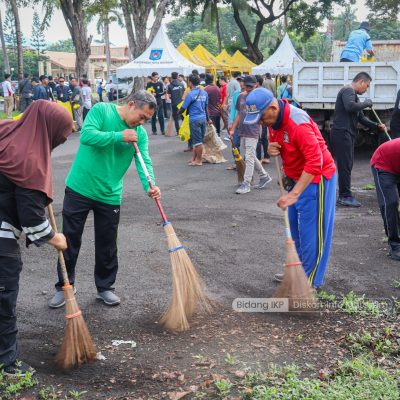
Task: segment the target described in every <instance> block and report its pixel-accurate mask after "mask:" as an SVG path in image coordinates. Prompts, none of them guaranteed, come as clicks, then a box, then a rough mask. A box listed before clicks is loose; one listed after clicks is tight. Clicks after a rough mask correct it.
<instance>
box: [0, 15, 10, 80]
mask: <svg viewBox="0 0 400 400" xmlns="http://www.w3.org/2000/svg"><path fill="white" fill-rule="evenodd" d="M0 40H1V49H2V51H3V59H4V69H5V71H6V72H7V74H9V73H10V71H11V70H10V61H9V60H8V54H7V48H6V41H5V40H4V31H3V19H2V18H1V12H0Z"/></svg>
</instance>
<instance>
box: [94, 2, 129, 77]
mask: <svg viewBox="0 0 400 400" xmlns="http://www.w3.org/2000/svg"><path fill="white" fill-rule="evenodd" d="M118 6H119V1H118V0H97V1H95V2H94V3H93V4H92V5H91V6H89V7H88V10H87V11H88V15H89V16H94V17H97V18H98V21H97V25H96V28H97V32H98V33H99V34H101V35H102V37H103V41H104V44H105V49H106V64H107V82H108V80H109V79H110V77H111V51H110V25H111V24H112V23H113V22H117V23H118V25H119V26H120V27H121V28H122V27H124V23H123V19H122V15H121V13H120V12H119V9H118Z"/></svg>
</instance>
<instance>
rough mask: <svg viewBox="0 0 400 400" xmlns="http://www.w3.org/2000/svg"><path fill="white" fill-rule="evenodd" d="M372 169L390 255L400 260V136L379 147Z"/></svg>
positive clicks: (372, 162)
mask: <svg viewBox="0 0 400 400" xmlns="http://www.w3.org/2000/svg"><path fill="white" fill-rule="evenodd" d="M371 169H372V175H373V176H374V180H375V188H376V194H377V196H378V203H379V208H380V210H381V214H382V218H383V225H384V227H385V232H386V236H387V237H388V243H389V245H390V257H391V258H392V259H393V260H397V261H400V215H399V194H400V138H399V139H394V140H391V141H390V142H386V143H383V144H382V145H381V146H379V147H378V148H377V150H376V151H375V153H374V155H373V156H372V158H371Z"/></svg>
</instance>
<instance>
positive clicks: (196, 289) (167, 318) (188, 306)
mask: <svg viewBox="0 0 400 400" xmlns="http://www.w3.org/2000/svg"><path fill="white" fill-rule="evenodd" d="M132 144H133V147H134V148H135V151H136V155H137V158H138V160H139V162H140V165H141V166H142V169H143V171H144V173H145V175H146V179H147V182H148V183H149V185H150V188H153V187H154V185H153V183H152V181H151V178H150V175H149V172H148V170H147V167H146V164H145V163H144V160H143V157H142V155H141V154H140V151H139V148H138V146H137V144H136V143H132ZM155 202H156V204H157V207H158V209H159V211H160V214H161V218H162V220H163V223H164V231H165V234H166V236H167V240H168V248H169V250H168V251H169V254H170V257H171V265H172V281H173V288H172V301H171V303H170V305H169V307H168V309H167V310H166V311H165V313H164V314H163V316H162V317H161V320H160V322H161V323H162V324H163V325H164V326H165V328H167V329H168V330H170V331H173V332H181V331H186V330H188V329H189V327H190V326H189V320H190V318H191V317H192V316H193V314H194V312H195V311H196V309H197V308H198V307H200V308H202V309H203V310H204V311H206V312H209V311H211V303H210V300H209V299H208V297H207V296H206V295H205V293H204V285H203V282H202V280H201V278H200V276H199V275H198V273H197V271H196V269H195V268H194V266H193V264H192V262H191V260H190V258H189V256H188V255H187V253H186V250H185V248H184V247H183V246H182V244H181V242H180V241H179V239H178V237H177V236H176V234H175V231H174V228H173V227H172V225H171V222H169V221H168V219H167V216H166V215H165V212H164V210H163V207H162V205H161V202H160V200H158V199H156V200H155Z"/></svg>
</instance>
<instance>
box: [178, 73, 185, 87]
mask: <svg viewBox="0 0 400 400" xmlns="http://www.w3.org/2000/svg"><path fill="white" fill-rule="evenodd" d="M178 81H179V82H181V83H182V85H183V88H184V89H185V90H186V88H187V83H186V82H185V76H184V75H182V74H180V75H179V76H178Z"/></svg>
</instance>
